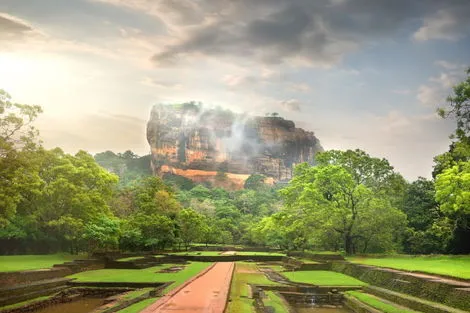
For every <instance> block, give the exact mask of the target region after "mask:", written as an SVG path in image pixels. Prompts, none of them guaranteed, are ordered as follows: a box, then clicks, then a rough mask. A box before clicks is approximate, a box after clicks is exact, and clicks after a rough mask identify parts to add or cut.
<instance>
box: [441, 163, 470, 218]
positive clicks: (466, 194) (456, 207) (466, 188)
mask: <svg viewBox="0 0 470 313" xmlns="http://www.w3.org/2000/svg"><path fill="white" fill-rule="evenodd" d="M436 201H437V202H439V204H440V209H441V211H442V212H444V213H445V214H447V215H450V216H452V215H455V214H457V215H459V214H470V162H460V163H458V164H457V165H454V166H452V167H451V168H448V169H446V170H444V172H442V173H441V174H439V175H437V178H436Z"/></svg>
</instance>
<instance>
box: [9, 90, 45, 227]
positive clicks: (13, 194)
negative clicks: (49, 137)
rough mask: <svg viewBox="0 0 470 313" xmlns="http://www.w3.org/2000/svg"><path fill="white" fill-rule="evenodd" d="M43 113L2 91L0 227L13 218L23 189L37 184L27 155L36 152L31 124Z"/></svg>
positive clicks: (35, 134)
mask: <svg viewBox="0 0 470 313" xmlns="http://www.w3.org/2000/svg"><path fill="white" fill-rule="evenodd" d="M41 112H42V109H41V107H40V106H37V105H27V104H19V103H15V102H13V101H12V99H11V96H10V95H9V94H8V93H7V92H5V91H4V90H2V89H0V190H1V191H2V192H0V226H2V225H3V226H5V225H6V224H7V223H8V219H9V218H11V217H13V216H14V214H15V212H16V208H17V204H18V202H19V201H20V200H21V195H20V192H21V189H22V188H24V187H27V185H30V184H34V183H35V179H36V177H35V176H34V175H31V167H30V162H29V160H28V154H29V152H30V151H32V150H34V149H35V148H36V139H37V136H38V131H37V130H36V129H35V128H34V127H33V126H32V122H33V121H34V120H35V119H36V117H37V116H38V115H39V114H40V113H41Z"/></svg>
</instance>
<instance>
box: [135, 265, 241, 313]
mask: <svg viewBox="0 0 470 313" xmlns="http://www.w3.org/2000/svg"><path fill="white" fill-rule="evenodd" d="M233 269H234V263H233V262H218V263H215V264H214V265H213V266H212V267H210V268H209V269H208V270H206V271H204V272H203V273H201V274H200V275H198V276H196V277H195V278H193V279H192V280H190V281H189V282H187V283H186V284H184V285H182V286H181V287H180V288H178V289H176V290H174V291H173V292H170V293H169V294H168V295H166V296H164V297H162V298H160V299H158V300H157V301H156V302H155V303H153V304H152V305H150V306H149V307H147V308H146V309H144V310H143V311H141V313H171V312H178V313H190V312H195V313H202V312H204V313H223V312H224V310H225V306H226V304H227V298H228V293H229V290H230V282H231V280H232V273H233Z"/></svg>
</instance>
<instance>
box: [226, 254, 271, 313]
mask: <svg viewBox="0 0 470 313" xmlns="http://www.w3.org/2000/svg"><path fill="white" fill-rule="evenodd" d="M248 284H259V285H279V284H278V283H276V282H273V281H270V280H269V279H267V278H266V276H265V275H264V274H263V273H261V272H260V271H258V268H257V266H256V264H253V263H246V262H237V263H236V266H235V272H234V274H233V279H232V285H231V288H230V299H231V301H230V302H229V303H228V306H227V310H226V312H227V313H254V312H255V308H254V307H253V299H252V298H250V297H249V296H250V287H249V286H248Z"/></svg>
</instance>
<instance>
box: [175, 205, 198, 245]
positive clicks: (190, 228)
mask: <svg viewBox="0 0 470 313" xmlns="http://www.w3.org/2000/svg"><path fill="white" fill-rule="evenodd" d="M177 221H178V226H179V237H180V238H181V240H182V241H183V243H184V245H185V248H186V250H187V249H188V248H189V245H190V244H191V242H195V241H198V240H199V239H201V234H202V227H203V217H202V215H200V214H198V213H197V212H196V211H194V210H192V209H183V210H181V211H180V212H179V214H178V219H177Z"/></svg>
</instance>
